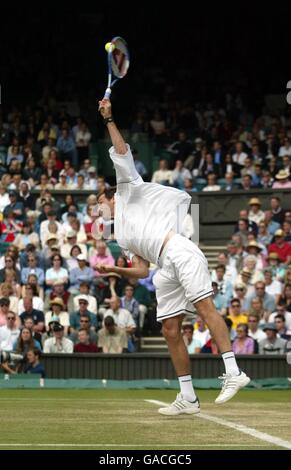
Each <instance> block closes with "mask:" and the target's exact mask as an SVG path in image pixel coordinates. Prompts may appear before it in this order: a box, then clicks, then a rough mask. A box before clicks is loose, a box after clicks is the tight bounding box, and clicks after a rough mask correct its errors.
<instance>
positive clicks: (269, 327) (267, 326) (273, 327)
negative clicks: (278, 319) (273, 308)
mask: <svg viewBox="0 0 291 470" xmlns="http://www.w3.org/2000/svg"><path fill="white" fill-rule="evenodd" d="M266 330H273V331H277V328H276V325H275V323H266V324H265V325H264V326H263V331H266Z"/></svg>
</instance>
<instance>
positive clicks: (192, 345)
mask: <svg viewBox="0 0 291 470" xmlns="http://www.w3.org/2000/svg"><path fill="white" fill-rule="evenodd" d="M182 335H183V340H184V343H185V346H186V348H187V351H188V353H189V354H198V353H200V350H201V343H200V342H199V341H198V340H197V339H195V338H194V328H193V325H192V323H185V324H184V325H183V324H182Z"/></svg>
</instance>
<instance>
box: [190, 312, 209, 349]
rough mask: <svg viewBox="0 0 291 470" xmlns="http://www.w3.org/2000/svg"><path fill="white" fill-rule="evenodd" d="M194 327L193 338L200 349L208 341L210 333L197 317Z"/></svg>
mask: <svg viewBox="0 0 291 470" xmlns="http://www.w3.org/2000/svg"><path fill="white" fill-rule="evenodd" d="M194 327H195V329H194V335H193V338H194V339H195V340H196V341H197V342H199V343H200V347H201V348H202V347H203V346H204V345H205V344H206V343H207V342H208V341H209V340H210V332H209V330H208V328H206V325H205V322H204V321H203V320H202V318H201V317H199V316H198V315H197V317H196V322H195V325H194ZM197 344H198V343H197Z"/></svg>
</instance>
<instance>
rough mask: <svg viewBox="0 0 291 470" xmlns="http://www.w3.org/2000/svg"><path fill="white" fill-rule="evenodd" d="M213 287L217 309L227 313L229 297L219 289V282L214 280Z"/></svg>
mask: <svg viewBox="0 0 291 470" xmlns="http://www.w3.org/2000/svg"><path fill="white" fill-rule="evenodd" d="M212 289H213V302H214V305H215V307H216V310H217V311H218V312H219V313H220V315H225V314H226V308H227V298H226V297H225V295H223V294H222V293H221V292H220V291H219V290H218V284H217V282H215V281H212Z"/></svg>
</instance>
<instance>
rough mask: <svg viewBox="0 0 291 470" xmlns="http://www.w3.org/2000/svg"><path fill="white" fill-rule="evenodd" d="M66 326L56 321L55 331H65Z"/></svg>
mask: <svg viewBox="0 0 291 470" xmlns="http://www.w3.org/2000/svg"><path fill="white" fill-rule="evenodd" d="M63 330H64V327H63V325H61V324H60V323H57V322H56V321H55V322H54V325H53V331H63Z"/></svg>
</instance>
